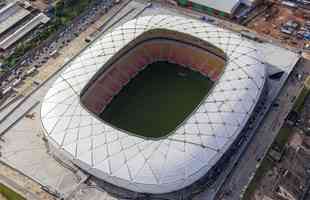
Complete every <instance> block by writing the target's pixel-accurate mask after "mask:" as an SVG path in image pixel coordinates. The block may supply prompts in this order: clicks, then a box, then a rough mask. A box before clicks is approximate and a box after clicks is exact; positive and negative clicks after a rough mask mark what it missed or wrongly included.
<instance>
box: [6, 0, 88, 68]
mask: <svg viewBox="0 0 310 200" xmlns="http://www.w3.org/2000/svg"><path fill="white" fill-rule="evenodd" d="M92 1H94V0H69V1H59V2H58V3H57V4H56V5H55V7H54V9H53V13H54V14H55V15H54V18H52V19H51V20H50V21H49V22H48V23H47V24H46V26H45V27H44V28H43V30H42V31H41V32H40V33H38V34H37V36H36V37H35V38H33V39H32V40H30V41H26V42H24V43H20V44H19V45H18V46H17V47H16V49H15V51H14V52H13V53H12V54H11V55H10V56H9V57H8V58H6V59H5V60H4V62H3V64H4V65H5V66H6V68H7V69H9V68H11V67H13V66H14V65H15V64H16V62H17V61H18V60H19V59H21V57H22V56H23V55H24V54H25V53H26V52H27V51H30V50H31V49H34V48H36V47H38V46H39V45H40V44H41V43H42V42H43V41H44V40H46V39H47V38H49V37H50V36H51V35H53V34H54V33H56V32H57V31H58V30H59V29H60V28H62V27H64V26H66V25H68V24H69V23H70V22H71V21H72V20H73V18H74V17H76V16H78V15H80V14H81V13H82V12H83V11H84V10H86V8H88V6H89V5H90V3H91V2H92Z"/></svg>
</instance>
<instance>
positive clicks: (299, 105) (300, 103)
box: [293, 77, 310, 113]
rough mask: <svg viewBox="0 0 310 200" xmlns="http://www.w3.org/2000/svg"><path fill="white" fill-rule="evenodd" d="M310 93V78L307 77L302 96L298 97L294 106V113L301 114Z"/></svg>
mask: <svg viewBox="0 0 310 200" xmlns="http://www.w3.org/2000/svg"><path fill="white" fill-rule="evenodd" d="M309 91H310V77H307V78H306V80H305V82H304V86H303V88H302V91H301V92H300V94H299V95H298V97H297V99H296V101H295V103H294V106H293V111H295V112H297V113H300V112H301V111H302V109H303V107H304V103H305V100H306V98H307V97H308V95H309Z"/></svg>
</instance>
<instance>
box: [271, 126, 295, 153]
mask: <svg viewBox="0 0 310 200" xmlns="http://www.w3.org/2000/svg"><path fill="white" fill-rule="evenodd" d="M292 131H293V130H292V128H291V127H289V126H288V125H283V126H282V128H281V129H280V131H279V133H278V135H277V137H276V139H275V141H274V142H273V144H272V147H273V148H277V149H279V151H281V150H282V149H283V148H284V147H285V144H286V143H287V142H288V139H289V137H290V135H291V133H292Z"/></svg>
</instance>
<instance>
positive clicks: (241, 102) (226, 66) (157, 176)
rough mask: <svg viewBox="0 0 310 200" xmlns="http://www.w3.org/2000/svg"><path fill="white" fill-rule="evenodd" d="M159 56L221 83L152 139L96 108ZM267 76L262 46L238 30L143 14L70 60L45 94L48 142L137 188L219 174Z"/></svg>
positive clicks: (172, 185) (150, 189)
mask: <svg viewBox="0 0 310 200" xmlns="http://www.w3.org/2000/svg"><path fill="white" fill-rule="evenodd" d="M159 60H166V61H169V62H174V63H177V64H180V65H182V66H184V67H189V68H191V69H193V70H196V71H199V72H201V73H202V74H204V75H206V76H208V77H209V78H211V79H212V80H213V81H215V82H216V83H215V85H214V87H213V88H212V89H211V91H210V92H209V93H208V94H207V95H206V97H205V98H204V99H203V101H202V102H201V103H200V105H199V106H198V107H197V108H196V109H195V110H194V111H193V112H192V114H191V115H190V116H188V117H187V118H186V120H185V121H184V122H183V123H182V124H180V125H179V126H178V127H176V129H175V130H174V131H173V132H172V133H170V134H169V135H167V136H166V137H162V138H157V139H154V138H143V137H140V136H137V135H135V134H132V133H128V132H126V131H123V130H120V129H118V128H117V127H113V126H111V125H109V124H108V123H106V122H104V121H103V120H101V119H100V118H99V117H98V113H100V112H102V110H103V109H104V108H105V107H106V105H108V104H109V102H110V101H112V100H113V97H114V96H115V95H117V93H118V92H119V91H120V90H121V88H122V87H123V86H124V85H126V84H127V82H128V81H130V79H131V78H132V77H134V76H135V75H136V74H137V73H138V72H139V71H140V70H142V69H143V68H144V67H145V66H147V65H148V64H149V63H152V62H155V61H159ZM265 81H266V67H265V65H264V63H262V62H261V58H260V54H259V52H258V51H257V49H256V48H255V46H254V45H253V44H252V43H251V42H250V41H248V40H246V39H244V38H242V37H241V36H240V35H238V34H236V33H233V32H231V31H228V30H225V29H221V28H219V27H216V26H214V25H211V24H208V23H205V22H201V21H197V20H194V19H188V18H184V17H178V16H168V15H160V16H158V15H157V16H146V17H140V18H137V19H134V20H131V21H129V22H127V23H125V24H123V25H122V26H120V27H118V28H116V29H114V30H113V31H112V32H109V33H107V34H105V35H102V36H100V37H99V38H97V39H96V40H95V41H94V42H93V43H92V44H91V45H89V46H88V47H87V48H86V49H85V50H84V51H83V52H81V53H80V55H78V56H77V57H76V58H74V59H73V60H72V61H70V63H69V64H68V65H67V66H66V68H65V70H64V71H63V72H62V73H61V74H60V75H59V77H58V79H57V80H56V81H55V83H54V84H53V85H52V87H51V88H50V90H49V91H48V93H47V94H46V96H45V98H44V101H43V103H42V107H41V120H42V125H43V128H44V130H45V131H44V132H45V136H46V138H47V139H48V141H49V143H50V145H52V146H53V147H54V148H56V149H57V150H58V152H59V153H61V154H63V155H64V156H66V157H67V158H68V159H70V160H71V161H72V162H73V163H75V164H76V165H77V166H79V167H80V168H82V169H83V170H85V171H87V172H88V173H90V174H92V175H94V176H95V177H97V178H99V179H102V180H104V181H106V182H108V183H111V184H113V185H114V186H117V187H120V188H124V189H127V190H130V191H134V192H139V193H150V194H162V193H169V192H173V191H178V190H181V189H182V188H185V187H188V186H190V185H192V184H193V183H195V182H197V181H198V180H201V179H202V178H204V179H205V177H207V178H208V179H210V180H211V179H212V180H213V179H214V178H215V176H216V175H218V171H219V168H218V167H219V166H220V165H222V164H223V161H225V159H226V158H227V156H229V155H230V153H231V152H232V150H233V149H235V148H236V145H237V146H238V144H239V143H240V138H242V133H243V130H244V128H245V127H246V126H247V125H248V122H249V119H250V117H251V116H253V112H254V111H255V108H256V109H257V105H258V103H259V102H260V99H261V97H262V96H263V94H264V91H265V88H266V87H265V85H266V84H265ZM125 114H128V113H125ZM207 181H208V180H207Z"/></svg>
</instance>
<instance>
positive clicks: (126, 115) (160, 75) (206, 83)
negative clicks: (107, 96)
mask: <svg viewBox="0 0 310 200" xmlns="http://www.w3.org/2000/svg"><path fill="white" fill-rule="evenodd" d="M212 85H213V82H212V81H211V80H210V79H209V78H207V77H206V76H203V75H201V74H200V73H198V72H195V71H192V70H190V69H186V68H184V67H181V66H179V65H176V64H171V63H167V62H156V63H153V64H151V65H149V66H148V67H146V69H144V70H143V71H142V72H140V73H139V74H138V75H137V76H136V77H135V78H134V79H133V80H131V81H130V82H129V83H128V84H127V85H126V86H125V87H124V88H123V89H122V90H121V91H120V93H119V94H118V95H117V96H116V97H115V98H114V99H113V100H112V102H111V103H110V104H109V105H108V106H107V108H106V109H105V110H104V111H103V113H101V115H100V117H101V118H102V119H103V120H105V121H107V122H109V123H110V124H112V125H114V126H116V127H118V128H120V129H123V130H126V131H129V132H132V133H135V134H137V135H141V136H144V137H152V138H158V137H162V136H164V135H166V134H168V133H170V132H171V131H173V130H174V129H175V128H176V127H177V126H178V125H179V124H180V123H182V122H183V121H184V120H185V119H186V117H187V116H188V115H189V114H191V113H192V112H193V110H194V109H195V108H196V107H197V106H198V105H199V104H200V102H201V101H202V100H203V98H204V97H205V95H206V94H207V92H208V91H209V90H210V88H211V87H212Z"/></svg>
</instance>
